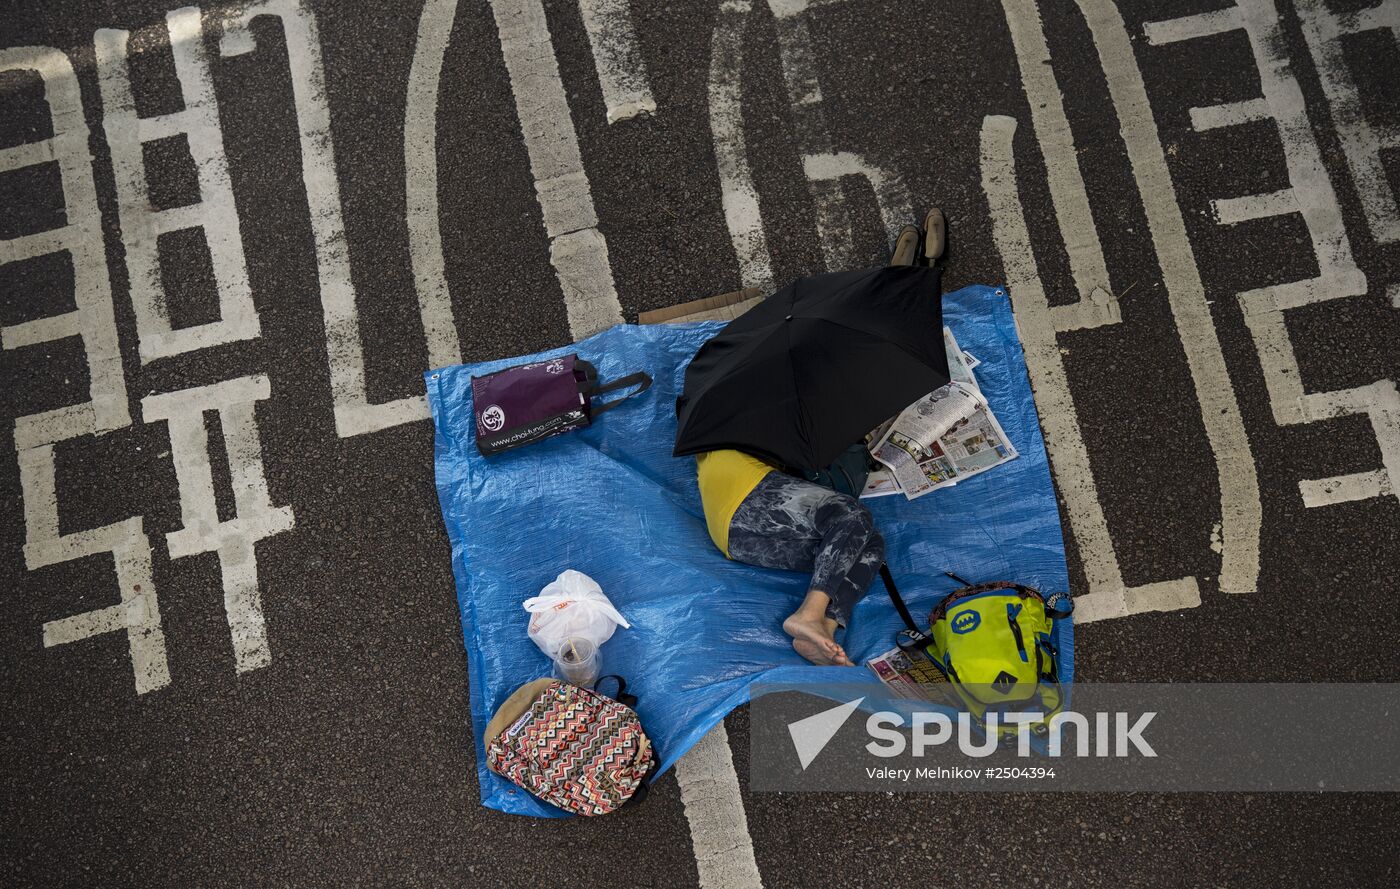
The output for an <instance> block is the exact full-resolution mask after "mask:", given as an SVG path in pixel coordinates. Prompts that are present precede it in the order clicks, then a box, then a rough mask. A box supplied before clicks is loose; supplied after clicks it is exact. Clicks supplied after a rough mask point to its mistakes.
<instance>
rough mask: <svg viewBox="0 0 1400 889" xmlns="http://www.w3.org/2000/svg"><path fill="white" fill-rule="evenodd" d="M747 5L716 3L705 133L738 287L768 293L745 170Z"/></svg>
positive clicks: (766, 264)
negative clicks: (711, 145)
mask: <svg viewBox="0 0 1400 889" xmlns="http://www.w3.org/2000/svg"><path fill="white" fill-rule="evenodd" d="M750 5H751V3H750V0H724V2H722V3H721V4H720V8H719V14H718V18H717V20H716V22H715V31H714V36H713V37H712V38H711V41H710V88H709V101H710V133H711V138H712V139H713V141H714V145H715V164H716V166H717V167H718V170H719V185H720V201H721V204H722V205H723V207H724V221H725V225H726V226H728V228H729V239H730V241H732V242H733V244H734V253H735V256H736V257H737V258H738V261H739V280H740V283H741V285H742V286H743V287H756V288H758V289H759V290H762V291H764V292H765V293H771V292H772V290H773V288H774V286H775V284H774V281H773V263H772V259H771V258H770V257H769V255H768V241H767V238H766V236H765V235H764V233H763V217H762V214H761V213H760V211H759V205H758V191H757V190H756V189H755V188H754V184H753V173H752V172H750V170H749V157H748V149H747V147H746V145H745V143H744V112H743V106H742V102H741V85H742V77H741V72H742V70H743V61H744V25H745V24H746V23H747V22H748V13H749V9H750Z"/></svg>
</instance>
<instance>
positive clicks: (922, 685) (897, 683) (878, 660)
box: [866, 648, 948, 702]
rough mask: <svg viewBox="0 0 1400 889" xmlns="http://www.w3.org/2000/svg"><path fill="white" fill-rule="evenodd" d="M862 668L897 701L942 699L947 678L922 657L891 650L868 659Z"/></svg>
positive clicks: (935, 700) (894, 649) (895, 649)
mask: <svg viewBox="0 0 1400 889" xmlns="http://www.w3.org/2000/svg"><path fill="white" fill-rule="evenodd" d="M866 666H868V667H869V668H870V669H871V670H873V671H875V675H876V676H878V677H879V678H880V681H881V682H883V683H884V684H885V685H886V687H888V688H889V690H890V691H892V692H894V693H895V694H896V695H898V696H899V697H901V698H906V699H908V700H911V701H934V702H937V701H941V700H943V699H944V694H943V692H944V690H945V689H946V688H947V685H948V677H947V676H944V675H943V671H942V670H940V669H938V668H937V667H935V666H934V665H933V662H932V661H930V660H929V659H928V658H926V657H923V656H922V655H919V654H906V653H905V652H904V651H901V650H900V649H898V648H891V649H890V650H889V651H887V652H885V653H884V654H882V655H880V656H879V657H875V658H871V659H870V660H869V661H868V662H867V663H866Z"/></svg>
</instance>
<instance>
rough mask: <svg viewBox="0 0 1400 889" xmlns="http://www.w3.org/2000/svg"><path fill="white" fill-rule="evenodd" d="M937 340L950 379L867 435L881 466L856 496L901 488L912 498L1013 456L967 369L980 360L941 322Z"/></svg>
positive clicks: (972, 376)
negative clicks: (940, 340)
mask: <svg viewBox="0 0 1400 889" xmlns="http://www.w3.org/2000/svg"><path fill="white" fill-rule="evenodd" d="M943 341H944V345H945V347H946V350H947V354H948V376H949V378H950V379H951V380H952V382H950V383H949V384H948V385H946V386H943V387H942V388H940V389H936V390H934V391H933V392H930V393H929V394H928V395H926V396H924V397H923V398H921V399H919V400H918V401H916V402H914V403H913V404H911V405H910V406H909V407H907V408H905V409H904V411H903V412H901V413H900V414H899V416H897V417H895V418H894V419H893V420H890V421H888V422H886V423H884V424H882V425H881V426H880V427H879V428H877V429H875V430H874V431H872V432H871V434H870V435H869V436H868V437H867V446H868V447H869V448H870V453H871V455H872V456H873V457H874V458H875V459H876V460H877V461H879V463H880V464H881V466H882V467H883V469H882V470H880V471H877V472H872V473H871V474H870V479H869V480H868V481H867V483H866V486H865V490H864V491H862V492H861V496H862V497H878V496H882V495H885V494H894V493H903V494H904V496H905V497H906V498H908V499H910V500H913V499H914V498H915V497H922V496H923V495H924V494H927V493H928V492H930V491H933V490H937V489H938V488H943V487H947V486H949V485H955V484H957V483H958V482H959V481H961V480H962V479H965V478H970V477H971V476H974V475H977V474H978V473H981V472H986V471H987V470H988V469H991V468H992V467H994V466H1000V465H1001V464H1003V463H1005V462H1007V461H1008V460H1012V459H1014V458H1015V457H1016V448H1015V446H1014V445H1012V444H1011V440H1010V439H1009V438H1008V437H1007V435H1006V432H1005V431H1003V430H1002V428H1001V424H1000V423H998V422H997V418H996V415H995V414H993V413H992V409H991V407H990V406H989V405H988V404H987V400H986V398H984V397H983V396H982V390H981V389H980V388H979V387H978V385H977V377H976V376H975V375H974V374H973V372H972V371H973V368H974V367H976V366H977V364H979V363H980V362H978V361H977V359H975V358H973V357H972V356H970V355H968V354H967V353H965V352H963V351H962V349H961V348H959V346H958V343H957V340H956V339H954V337H953V333H952V331H950V330H949V329H948V328H946V327H945V328H943Z"/></svg>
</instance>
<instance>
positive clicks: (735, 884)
mask: <svg viewBox="0 0 1400 889" xmlns="http://www.w3.org/2000/svg"><path fill="white" fill-rule="evenodd" d="M676 783H677V784H679V785H680V788H681V804H682V805H683V806H684V807H685V817H686V820H687V821H688V822H689V823H690V841H691V844H692V845H694V847H695V865H696V868H697V870H698V872H699V876H700V889H761V887H762V886H763V878H762V876H760V874H759V872H758V862H757V861H756V860H755V859H754V853H753V840H752V839H750V837H749V819H748V816H747V815H746V814H745V813H744V801H743V798H742V797H740V795H739V776H738V774H737V773H736V772H735V771H734V756H733V754H732V753H731V752H730V750H729V733H728V732H727V731H726V730H725V728H724V722H723V721H720V722H719V723H717V724H716V725H715V727H714V728H712V729H710V731H709V732H708V733H707V734H706V735H705V736H704V737H703V738H701V739H700V741H699V742H698V743H697V744H696V745H695V746H694V747H692V748H690V750H689V751H688V752H687V753H686V754H685V756H682V757H681V758H680V759H679V760H677V761H676Z"/></svg>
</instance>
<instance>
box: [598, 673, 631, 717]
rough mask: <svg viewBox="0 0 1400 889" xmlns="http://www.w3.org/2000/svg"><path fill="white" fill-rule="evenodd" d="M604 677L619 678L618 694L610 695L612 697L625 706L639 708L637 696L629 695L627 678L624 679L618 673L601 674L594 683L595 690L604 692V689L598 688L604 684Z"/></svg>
mask: <svg viewBox="0 0 1400 889" xmlns="http://www.w3.org/2000/svg"><path fill="white" fill-rule="evenodd" d="M604 679H616V680H617V694H615V695H609V697H611V698H612V699H613V700H614V701H617V702H618V703H619V704H621V705H622V706H624V707H631V708H632V709H633V710H635V709H637V696H636V695H629V694H628V693H627V680H626V679H623V678H622V676H620V675H619V674H617V673H609V674H608V675H606V676H599V677H598V680H597V681H596V682H594V683H593V690H594V691H596V692H599V693H600V694H601V693H603V691H602V689H600V688H598V686H599V685H602V684H603V680H604Z"/></svg>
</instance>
